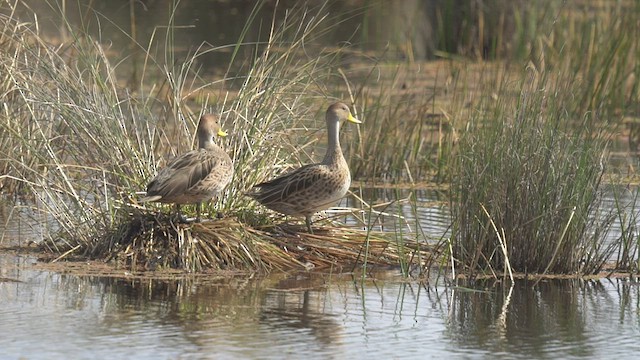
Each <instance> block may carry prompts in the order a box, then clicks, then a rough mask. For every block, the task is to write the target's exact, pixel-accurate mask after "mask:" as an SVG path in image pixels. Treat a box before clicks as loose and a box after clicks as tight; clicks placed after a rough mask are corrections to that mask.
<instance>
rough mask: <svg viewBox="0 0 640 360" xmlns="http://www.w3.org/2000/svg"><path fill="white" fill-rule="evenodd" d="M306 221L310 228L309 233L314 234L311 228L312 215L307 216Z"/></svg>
mask: <svg viewBox="0 0 640 360" xmlns="http://www.w3.org/2000/svg"><path fill="white" fill-rule="evenodd" d="M304 222H305V223H307V229H308V230H309V234H313V230H312V229H311V215H307V216H305V217H304Z"/></svg>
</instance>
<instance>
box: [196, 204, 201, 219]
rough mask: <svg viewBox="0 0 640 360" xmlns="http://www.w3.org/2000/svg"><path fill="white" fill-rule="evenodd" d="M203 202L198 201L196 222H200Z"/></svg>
mask: <svg viewBox="0 0 640 360" xmlns="http://www.w3.org/2000/svg"><path fill="white" fill-rule="evenodd" d="M201 208H202V203H201V202H197V203H196V222H200V221H201V219H200V211H201V210H202V209H201Z"/></svg>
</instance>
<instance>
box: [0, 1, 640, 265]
mask: <svg viewBox="0 0 640 360" xmlns="http://www.w3.org/2000/svg"><path fill="white" fill-rule="evenodd" d="M0 1H1V2H0V4H1V5H0V8H1V9H2V15H1V16H0V22H1V25H2V26H1V29H2V32H1V33H0V43H1V44H2V48H3V51H2V52H1V53H0V77H1V78H0V89H1V91H2V94H3V99H4V100H3V107H2V111H1V112H0V126H1V127H2V132H3V136H2V138H1V139H0V153H1V156H0V169H1V171H2V175H1V177H0V186H2V191H3V192H4V193H5V194H11V195H13V196H16V197H17V196H19V197H21V198H24V201H23V203H26V204H29V205H27V206H29V207H30V208H32V209H34V211H35V213H36V214H41V215H42V219H43V222H44V223H46V226H47V230H48V231H47V234H46V237H47V239H46V240H45V241H44V242H43V243H42V244H41V246H42V248H43V249H44V250H47V251H50V252H53V253H55V254H56V258H59V259H63V258H65V257H71V256H74V257H77V256H88V257H93V258H99V259H110V260H114V261H117V262H118V263H119V264H123V265H125V266H128V267H132V268H136V267H139V268H146V269H156V268H165V267H171V268H181V269H185V270H188V271H202V270H206V269H212V268H213V269H232V270H251V271H255V270H258V271H269V270H273V269H290V268H299V269H307V268H337V267H340V268H342V267H345V268H346V269H351V268H353V266H355V265H357V266H362V265H363V264H365V265H366V264H384V265H396V266H399V267H400V268H401V269H402V271H403V274H406V275H413V276H424V275H425V274H427V273H429V271H431V269H433V268H439V269H444V270H446V271H450V272H452V273H454V274H455V275H459V274H465V275H468V276H485V275H489V276H495V277H499V276H504V275H505V274H507V273H510V272H519V273H527V274H546V273H553V274H577V275H585V274H595V273H599V272H601V271H602V270H603V269H604V268H605V267H606V268H608V269H616V270H626V271H632V272H637V271H638V270H639V269H638V267H639V263H638V261H639V260H638V247H639V246H640V242H639V240H638V239H639V237H638V233H637V228H636V225H637V224H636V221H635V220H636V215H635V214H636V212H637V208H636V204H635V201H632V202H630V203H624V202H622V201H620V202H619V203H617V204H616V207H615V208H613V209H609V208H603V207H602V196H603V194H604V193H605V192H606V191H609V190H610V189H617V190H616V191H628V192H635V191H636V190H634V189H635V188H633V187H631V188H625V187H624V186H619V185H620V184H622V185H626V184H627V183H628V181H627V182H626V183H625V182H624V181H626V180H628V176H627V175H634V173H633V172H631V173H626V171H627V170H628V169H627V168H626V167H625V168H624V169H623V170H624V171H625V173H620V172H619V171H620V168H619V167H618V168H615V167H613V166H609V163H610V157H611V153H612V151H611V149H612V141H614V140H616V139H618V138H619V137H620V136H621V134H624V135H625V136H626V135H628V134H629V133H631V134H632V136H631V137H632V139H630V140H635V139H633V134H634V131H629V130H628V129H627V128H626V127H625V126H626V125H627V124H634V121H633V119H635V118H637V116H638V114H637V112H638V101H639V100H640V89H639V87H638V85H637V80H636V79H637V77H638V72H639V71H640V65H639V64H638V59H640V56H639V55H640V54H639V52H640V49H639V47H638V41H640V40H638V38H639V37H638V36H636V35H638V34H637V31H638V30H637V21H638V19H639V18H640V6H638V5H637V4H636V3H635V2H632V1H618V2H609V1H591V2H583V1H577V0H576V1H567V2H562V3H557V2H552V1H550V2H548V3H545V4H544V5H543V6H538V4H535V5H534V4H530V2H521V1H517V2H510V1H500V0H495V1H489V2H486V3H488V6H487V7H484V8H480V7H478V6H475V5H474V4H477V3H476V2H469V4H468V6H467V7H466V8H465V9H466V10H465V11H463V12H462V11H457V10H456V9H454V8H451V5H449V2H438V1H435V2H433V6H434V8H433V11H434V13H435V14H437V15H438V16H435V17H434V18H430V19H428V20H424V23H425V24H426V25H425V26H427V25H428V26H427V27H429V29H431V30H432V31H433V34H432V36H431V37H430V39H436V40H432V42H430V43H428V44H427V45H425V44H421V45H420V46H417V41H418V40H416V37H417V38H420V39H423V38H421V37H418V36H417V35H416V34H417V33H420V32H421V31H427V30H420V29H419V28H417V27H416V28H399V29H400V30H401V31H398V33H399V34H401V35H402V41H400V42H397V43H394V44H396V45H397V44H404V45H403V46H399V45H398V46H396V47H394V46H390V47H388V48H386V49H365V47H364V46H361V47H359V46H358V43H359V41H361V42H362V43H363V44H365V43H367V36H372V33H371V31H369V32H367V31H364V30H363V29H359V31H360V32H353V33H349V35H348V36H347V38H342V39H339V40H337V41H333V42H332V43H333V44H334V45H332V46H329V45H322V44H326V43H327V42H326V37H327V36H328V34H335V33H336V26H338V25H340V24H343V23H349V22H357V20H356V19H361V17H362V16H364V17H365V18H366V19H369V20H370V18H367V17H366V14H367V11H370V10H371V9H373V8H375V6H372V7H371V8H367V7H364V8H357V10H354V11H353V12H338V13H337V14H336V13H335V12H332V11H330V10H332V9H334V7H333V6H336V5H335V4H334V2H315V1H311V2H309V3H305V4H297V3H296V5H291V4H279V5H278V6H277V7H275V8H267V7H268V6H272V4H271V3H270V2H267V1H264V2H262V1H260V2H257V3H256V4H255V7H254V8H253V9H252V11H250V16H248V18H247V19H246V24H245V25H244V27H243V29H242V31H241V32H240V36H238V38H237V39H233V41H229V42H226V43H221V44H218V45H211V44H209V43H202V44H201V45H200V46H197V47H195V48H193V49H190V50H187V51H186V52H185V51H182V48H181V47H180V46H179V44H177V43H176V42H175V41H176V40H175V33H176V31H177V29H179V28H180V26H179V25H178V24H175V23H174V22H173V21H174V17H168V18H167V22H166V24H164V26H163V27H161V28H155V31H154V32H153V36H151V37H149V38H148V40H147V41H144V42H143V41H140V40H138V39H137V37H136V33H135V31H134V29H135V26H134V25H135V21H136V15H135V12H132V14H133V16H131V18H130V20H131V23H130V24H131V26H130V27H129V28H128V29H125V28H120V29H119V31H120V32H121V35H123V36H124V37H126V38H128V39H129V44H130V49H131V51H130V52H129V54H130V58H126V60H127V61H125V59H118V57H117V56H114V55H113V54H111V53H110V51H109V50H110V49H109V46H108V45H107V44H108V42H107V41H105V39H104V38H101V37H95V36H92V35H91V34H90V31H89V29H88V27H89V24H92V23H93V22H92V21H95V22H98V23H99V22H103V21H108V19H104V18H103V17H102V15H101V14H100V13H99V12H92V9H91V8H88V9H84V8H83V9H84V11H86V13H85V15H86V16H87V19H93V20H92V21H88V22H86V23H85V24H84V25H85V26H86V27H85V28H83V27H78V26H76V24H74V23H71V22H67V21H66V19H67V18H66V17H65V16H64V14H65V12H64V11H66V9H63V8H57V7H56V4H57V3H55V2H51V6H52V7H53V8H54V9H55V10H56V11H59V12H60V14H59V16H60V17H59V19H62V20H63V28H64V33H65V34H66V36H67V37H66V38H64V39H57V40H58V41H57V42H56V41H51V40H50V39H49V38H47V37H46V36H45V34H43V33H41V32H40V26H39V23H38V21H39V20H38V18H37V17H27V19H23V18H21V17H19V16H18V15H17V14H18V13H20V14H24V11H25V10H24V5H25V4H24V3H23V2H22V1H19V0H14V1H11V0H0ZM133 3H134V2H131V4H133ZM335 3H338V4H339V3H340V2H335ZM407 4H408V5H406V6H407V7H409V6H416V4H415V3H414V2H407ZM430 4H431V3H430ZM174 5H175V7H172V8H170V13H171V14H173V13H174V12H175V11H178V9H177V8H178V7H179V6H180V3H176V4H174ZM131 6H132V9H135V8H134V5H131ZM380 6H382V5H380ZM27 9H28V8H27ZM265 9H267V10H268V12H270V13H271V17H270V21H268V22H262V21H261V22H259V26H258V28H259V29H260V33H259V35H257V36H256V37H253V38H252V36H253V35H251V34H252V31H255V29H256V21H258V19H263V18H262V17H261V14H264V12H265V11H267V10H265ZM18 10H20V11H18ZM405 10H407V11H409V12H410V10H411V9H405ZM416 13H417V14H420V12H416ZM363 14H364V15H363ZM505 19H510V20H509V21H506V20H505ZM420 24H422V23H421V22H420ZM452 24H458V26H457V27H456V26H455V25H452ZM390 26H391V25H390ZM355 28H356V29H358V27H357V26H356V27H355ZM396 30H397V29H396ZM407 34H408V35H407ZM256 38H257V39H258V40H259V41H254V40H255V39H256ZM360 39H362V40H360ZM423 40H424V39H423ZM413 42H416V45H415V46H413ZM159 49H161V50H162V51H158V50H159ZM414 49H415V50H414ZM418 49H422V50H418ZM423 50H424V51H423ZM220 53H223V54H225V55H226V59H227V62H226V63H225V66H224V67H223V71H220V70H219V69H218V71H217V72H207V69H205V68H203V66H202V63H203V59H205V58H206V57H207V56H210V55H212V54H220ZM418 55H420V56H418ZM131 59H135V61H129V60H131ZM125 63H126V64H127V66H124V65H122V64H125ZM337 99H339V100H342V101H345V102H347V103H349V105H350V106H351V107H352V110H353V111H354V115H356V116H357V117H358V118H360V119H361V120H363V124H362V125H361V126H360V127H358V128H357V129H351V130H348V129H346V128H345V130H347V131H344V132H343V134H342V136H343V137H342V142H343V150H344V151H345V153H346V157H347V160H348V161H349V165H350V168H351V173H352V176H353V177H354V180H356V181H357V182H358V183H359V184H361V185H362V186H381V185H384V186H391V187H393V186H396V187H404V188H409V189H418V188H421V187H424V186H426V185H425V184H436V185H438V186H440V187H441V188H442V189H444V190H443V191H445V192H446V193H447V195H448V197H449V199H450V200H449V201H448V204H447V207H448V209H449V211H450V212H451V222H452V223H451V231H450V233H448V234H443V236H442V237H441V238H440V239H429V238H427V237H426V236H425V235H424V233H423V231H422V230H421V225H420V219H416V221H415V223H413V222H412V223H407V222H403V221H402V218H403V216H402V214H401V213H400V212H398V213H397V214H394V209H396V208H397V207H396V206H394V204H376V203H370V201H369V199H360V200H361V201H359V202H358V204H357V206H355V207H354V208H348V209H342V210H343V211H345V212H347V213H348V214H349V224H350V225H349V226H345V225H344V222H343V221H342V220H343V216H344V215H343V216H342V217H341V219H340V221H336V222H332V219H331V218H330V219H328V220H323V221H321V222H320V223H319V224H320V225H319V226H320V229H321V230H320V232H319V234H315V235H312V234H308V233H306V232H305V231H300V230H301V229H303V227H302V226H299V225H298V224H297V223H296V222H295V219H288V220H289V221H291V222H292V223H293V224H292V225H287V224H285V222H284V219H283V218H282V217H280V216H278V215H277V214H274V213H272V212H268V211H265V210H264V209H263V208H260V207H259V206H258V205H257V204H256V203H255V202H253V201H251V199H250V198H248V197H246V196H243V193H244V192H246V191H247V189H249V188H250V187H251V186H252V185H254V184H256V183H259V182H261V181H264V180H267V179H270V178H273V177H275V176H276V175H278V174H282V173H285V172H287V171H289V170H290V169H292V168H295V167H297V166H299V165H300V164H306V163H310V162H312V161H313V160H314V159H317V158H318V157H319V154H322V153H323V147H324V146H325V145H326V144H324V143H323V141H324V139H325V134H324V132H323V131H316V130H315V129H320V130H322V129H323V117H322V115H321V114H322V113H323V112H324V109H326V106H327V105H328V104H330V103H332V102H334V101H335V100H337ZM208 111H215V112H216V113H218V114H220V117H221V120H222V123H223V126H224V128H225V130H226V131H227V133H228V134H229V136H227V137H226V138H225V141H224V142H223V143H220V142H219V145H221V146H222V147H223V148H224V149H225V150H226V151H227V153H228V154H229V155H230V157H231V158H232V160H233V161H234V177H233V179H232V181H231V184H230V185H229V186H228V187H227V188H226V190H225V192H224V194H223V195H222V196H221V197H220V199H219V200H218V201H217V202H215V203H212V204H210V205H209V206H208V208H207V209H206V212H207V213H209V214H215V213H218V212H221V213H224V214H225V218H223V219H221V220H212V221H210V222H205V223H202V224H195V225H183V224H180V225H175V224H172V223H171V222H170V221H168V220H167V217H166V214H167V213H168V211H169V208H168V207H164V206H162V205H142V204H139V203H138V199H139V197H140V194H139V193H138V192H140V191H142V190H144V188H145V185H146V182H147V181H148V179H150V178H151V177H153V175H154V174H155V173H156V171H157V169H159V168H160V167H162V166H163V165H164V164H166V162H167V161H168V160H170V159H171V158H172V157H174V156H175V155H177V154H180V153H183V152H185V151H187V150H190V149H192V148H193V141H192V139H193V131H194V129H195V122H196V121H197V119H198V118H199V115H200V114H202V113H204V112H208ZM632 129H633V127H632ZM629 161H630V164H631V165H633V162H632V161H631V160H629ZM628 168H629V169H631V170H630V171H633V170H634V168H635V167H634V166H630V167H628ZM619 175H625V176H619ZM623 179H624V180H623ZM620 189H622V190H620ZM618 194H619V193H618ZM616 198H617V199H622V198H629V197H628V196H625V197H623V196H616ZM631 198H635V197H633V196H632V197H631ZM397 200H398V201H403V202H404V203H405V204H408V205H407V206H408V207H409V208H411V209H414V212H415V213H416V214H417V211H415V210H416V207H417V206H418V205H417V203H416V199H415V196H413V195H410V196H408V197H407V198H403V199H397ZM331 214H332V213H329V215H331ZM381 216H396V217H397V218H398V219H400V221H399V223H400V226H398V227H396V230H395V231H393V232H379V231H374V229H375V224H376V221H377V219H378V218H380V217H381ZM283 224H284V225H283ZM613 226H617V227H619V228H616V229H613ZM612 232H615V233H617V234H619V236H615V237H614V239H610V237H607V235H608V234H610V233H612Z"/></svg>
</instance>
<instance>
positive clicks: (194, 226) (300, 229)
mask: <svg viewBox="0 0 640 360" xmlns="http://www.w3.org/2000/svg"><path fill="white" fill-rule="evenodd" d="M305 230H306V228H305V227H304V225H298V224H282V225H273V224H267V225H254V226H250V225H248V224H246V223H244V222H243V221H241V220H239V219H238V217H236V216H230V217H224V218H221V219H211V220H205V221H203V222H201V223H191V224H185V223H175V222H174V221H173V219H172V218H171V216H169V215H166V214H164V213H153V212H147V211H143V210H133V211H132V212H131V213H130V214H129V219H128V221H122V222H121V225H120V226H119V227H117V228H116V229H115V230H113V231H112V232H110V233H108V234H106V235H105V236H104V238H101V239H98V240H97V243H98V245H97V246H95V247H94V248H93V249H92V251H91V253H89V254H87V255H89V257H91V258H94V259H101V260H105V261H107V262H113V263H116V264H118V265H121V266H123V267H125V268H127V269H131V270H132V271H136V270H138V271H139V270H159V269H181V270H186V271H190V272H200V271H205V270H231V271H258V272H269V271H273V270H279V271H287V270H311V269H314V270H326V269H332V270H336V271H351V270H353V269H355V268H356V267H358V266H359V265H362V264H363V263H364V262H365V261H366V262H367V264H368V265H384V266H394V265H397V264H398V263H399V262H400V261H401V260H400V258H401V257H405V256H406V253H407V252H411V253H412V255H414V256H412V258H415V259H425V260H426V259H430V258H433V255H434V254H433V253H432V252H431V249H430V248H429V247H427V246H424V245H423V244H419V243H417V242H414V241H411V240H405V241H403V243H402V249H400V248H399V247H400V246H399V245H398V242H397V241H396V240H395V239H393V238H392V237H391V236H390V234H384V233H379V232H366V231H363V230H357V229H350V228H348V227H337V226H332V225H330V226H318V225H314V233H313V234H309V233H307V232H306V231H305ZM367 251H368V253H367V254H365V252H367ZM365 255H366V256H365ZM365 259H366V260H365ZM413 265H414V266H416V267H421V266H424V265H425V264H418V263H415V264H413Z"/></svg>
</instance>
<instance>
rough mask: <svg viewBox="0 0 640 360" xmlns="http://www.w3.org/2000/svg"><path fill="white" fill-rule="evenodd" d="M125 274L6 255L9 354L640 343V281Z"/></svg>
mask: <svg viewBox="0 0 640 360" xmlns="http://www.w3.org/2000/svg"><path fill="white" fill-rule="evenodd" d="M421 194H423V195H420V196H419V197H418V199H419V201H423V202H424V203H425V204H433V205H432V206H425V207H424V208H422V209H421V210H420V211H419V212H418V217H419V218H420V219H421V221H420V223H422V224H423V225H422V227H423V228H424V231H425V233H427V234H434V235H435V234H437V233H438V232H439V233H440V234H441V233H442V232H443V231H446V228H445V226H444V224H445V223H446V221H445V219H446V210H445V209H443V208H442V205H439V204H440V202H439V201H438V196H437V194H435V193H428V192H426V193H421ZM386 196H387V195H385V194H384V192H381V193H380V194H379V195H378V197H380V198H384V197H386ZM4 209H5V212H3V213H2V215H3V216H4V217H6V216H7V215H8V214H12V217H11V221H10V222H8V223H7V222H6V221H5V219H0V220H2V221H0V223H2V224H7V225H8V227H7V228H5V229H4V230H5V231H4V234H5V236H4V238H3V240H2V244H3V245H11V244H19V243H21V244H25V243H26V242H27V241H28V239H34V240H35V241H38V237H39V236H40V235H39V232H38V231H35V230H37V225H34V224H33V223H30V222H29V219H23V218H21V217H20V216H18V215H16V212H15V211H14V212H13V213H11V212H10V211H6V209H7V207H5V208H4ZM411 211H412V210H411V209H410V207H409V208H408V209H407V213H408V214H410V213H411ZM388 223H390V224H391V225H388V226H392V225H393V223H394V222H393V221H388ZM408 223H409V224H411V220H409V221H408ZM427 224H430V225H427ZM405 225H406V224H405ZM384 226H387V225H384ZM409 226H411V225H409ZM119 275H120V277H119V278H118V277H100V276H80V275H72V274H63V273H56V272H52V271H49V270H47V269H46V268H44V267H43V266H42V264H38V262H37V260H36V259H35V258H34V257H33V255H16V254H13V253H4V254H3V253H0V304H2V306H1V307H0V359H5V358H6V359H17V358H25V359H50V358H74V359H85V358H86V359H89V358H107V357H108V358H113V359H120V358H139V359H146V358H148V359H203V358H204V359H207V358H215V359H234V358H240V359H243V358H260V359H268V358H284V357H286V358H305V359H309V358H310V359H313V358H321V359H332V358H334V359H356V358H357V359H362V358H372V357H374V358H435V357H446V358H504V359H512V358H523V359H529V358H554V359H555V358H598V359H601V358H620V357H624V358H628V357H629V356H632V355H633V354H636V353H637V352H638V351H640V341H638V339H640V337H639V336H640V296H639V295H640V294H639V291H640V286H639V284H638V283H637V282H634V281H628V280H616V279H612V280H608V279H605V280H600V281H577V280H575V281H569V280H563V281H560V280H557V281H544V282H540V283H538V284H537V285H535V286H533V284H532V283H530V282H529V283H527V282H518V283H516V284H515V286H513V287H509V286H505V285H503V284H501V283H495V282H493V281H491V282H481V283H480V282H478V283H473V284H445V283H444V282H443V280H442V279H440V281H439V282H437V283H436V282H435V281H431V282H430V285H428V286H426V285H420V284H417V283H406V282H403V281H402V279H401V278H400V277H399V275H398V274H397V273H396V272H395V271H389V272H385V273H378V274H375V279H376V280H373V279H371V278H370V279H367V280H365V281H363V280H362V278H361V277H359V276H351V275H349V274H346V275H337V274H317V273H297V274H274V275H271V276H269V277H265V278H259V277H251V278H247V277H242V276H231V275H228V276H220V275H207V276H199V277H191V278H183V279H178V280H175V279H174V280H158V279H156V280H152V279H140V278H134V277H133V276H130V275H127V274H126V273H125V272H124V271H123V272H121V273H120V274H119Z"/></svg>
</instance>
